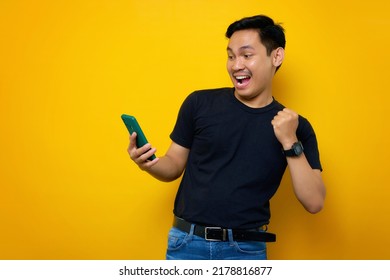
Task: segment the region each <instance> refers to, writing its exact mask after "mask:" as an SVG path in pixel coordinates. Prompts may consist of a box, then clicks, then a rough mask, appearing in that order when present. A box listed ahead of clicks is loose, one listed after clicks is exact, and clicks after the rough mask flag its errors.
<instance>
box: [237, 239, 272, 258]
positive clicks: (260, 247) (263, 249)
mask: <svg viewBox="0 0 390 280" xmlns="http://www.w3.org/2000/svg"><path fill="white" fill-rule="evenodd" d="M234 245H235V247H236V249H237V251H238V252H241V253H244V254H252V255H264V256H266V253H267V246H266V244H265V242H258V241H246V242H234Z"/></svg>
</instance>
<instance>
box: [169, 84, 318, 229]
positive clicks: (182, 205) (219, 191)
mask: <svg viewBox="0 0 390 280" xmlns="http://www.w3.org/2000/svg"><path fill="white" fill-rule="evenodd" d="M283 108H284V106H283V105H281V104H280V103H278V102H277V101H275V100H273V102H272V103H271V104H269V105H267V106H265V107H263V108H251V107H248V106H246V105H245V104H243V103H242V102H240V101H239V100H237V99H236V97H235V96H234V88H221V89H212V90H202V91H196V92H193V93H192V94H190V95H189V96H188V97H187V99H186V100H185V101H184V102H183V104H182V107H181V108H180V111H179V115H178V118H177V122H176V125H175V127H174V130H173V132H172V133H171V135H170V136H171V139H172V141H174V142H175V143H177V144H179V145H181V146H183V147H185V148H188V149H190V153H189V157H188V161H187V165H186V169H185V172H184V175H183V178H182V181H181V183H180V186H179V190H178V192H177V195H176V199H175V207H174V213H175V215H176V216H178V217H181V218H183V219H185V220H187V221H190V222H193V223H197V224H202V225H208V226H221V227H225V228H236V229H238V228H240V229H249V228H255V227H259V226H261V225H264V224H268V223H269V219H270V209H269V200H270V199H271V197H272V196H273V195H274V194H275V192H276V190H277V189H278V187H279V185H280V181H281V179H282V177H283V174H284V171H285V169H286V166H287V161H286V158H285V156H284V155H283V153H282V146H281V144H280V143H279V141H278V140H277V138H276V136H275V134H274V131H273V127H272V125H271V121H272V119H273V118H274V116H275V115H276V114H277V113H278V111H280V110H283ZM297 136H298V139H299V140H300V141H301V142H302V144H303V146H304V149H305V156H306V157H307V159H308V162H309V164H310V165H311V167H312V168H315V169H321V164H320V159H319V153H318V147H317V140H316V136H315V133H314V131H313V129H312V127H311V125H310V123H309V122H308V121H307V120H306V119H305V118H303V117H302V116H299V125H298V129H297Z"/></svg>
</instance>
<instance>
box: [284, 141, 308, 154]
mask: <svg viewBox="0 0 390 280" xmlns="http://www.w3.org/2000/svg"><path fill="white" fill-rule="evenodd" d="M302 153H303V146H302V143H301V141H298V142H295V143H294V144H293V145H292V147H291V149H290V150H283V154H284V155H285V156H286V157H298V156H300V155H301V154H302Z"/></svg>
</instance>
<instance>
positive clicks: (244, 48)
mask: <svg viewBox="0 0 390 280" xmlns="http://www.w3.org/2000/svg"><path fill="white" fill-rule="evenodd" d="M247 49H251V50H254V49H255V48H254V47H252V46H251V45H245V46H242V47H240V48H239V50H240V51H241V50H247ZM226 50H227V51H233V50H232V48H230V47H229V46H228V47H227V48H226Z"/></svg>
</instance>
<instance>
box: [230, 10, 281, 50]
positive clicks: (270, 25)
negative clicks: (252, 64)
mask: <svg viewBox="0 0 390 280" xmlns="http://www.w3.org/2000/svg"><path fill="white" fill-rule="evenodd" d="M246 29H254V30H257V32H258V33H259V37H260V41H261V43H262V44H263V45H264V46H265V48H266V50H267V55H270V54H271V52H272V51H273V50H275V49H277V48H279V47H282V48H283V49H284V48H285V47H286V38H285V35H284V29H283V27H282V26H281V25H280V24H277V23H275V22H274V21H273V19H271V18H270V17H268V16H265V15H256V16H252V17H245V18H242V19H240V20H238V21H235V22H233V23H232V24H230V25H229V27H228V29H227V31H226V34H225V35H226V37H227V38H229V39H230V37H232V35H233V33H234V32H236V31H240V30H246Z"/></svg>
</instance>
